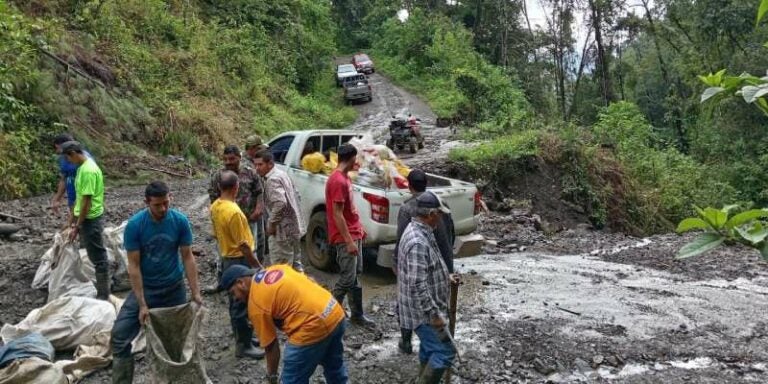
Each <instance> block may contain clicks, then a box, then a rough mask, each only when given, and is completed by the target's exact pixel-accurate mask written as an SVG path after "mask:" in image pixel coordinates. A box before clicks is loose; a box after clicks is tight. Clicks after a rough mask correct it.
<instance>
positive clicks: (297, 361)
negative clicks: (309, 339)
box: [281, 320, 349, 384]
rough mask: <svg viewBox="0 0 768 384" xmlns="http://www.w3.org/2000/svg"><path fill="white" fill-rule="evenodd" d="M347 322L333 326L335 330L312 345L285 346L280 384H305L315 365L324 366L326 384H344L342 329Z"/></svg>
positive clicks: (345, 381) (345, 371) (345, 380)
mask: <svg viewBox="0 0 768 384" xmlns="http://www.w3.org/2000/svg"><path fill="white" fill-rule="evenodd" d="M346 323H347V321H346V320H342V322H341V323H340V324H339V325H338V326H336V329H335V330H334V331H333V332H332V333H331V334H330V335H329V336H328V337H326V338H325V339H323V340H321V341H318V342H317V343H315V344H312V345H304V346H297V345H293V344H291V343H286V344H285V353H284V355H285V357H284V358H283V376H282V379H281V382H282V383H283V384H306V383H309V378H310V377H312V374H313V373H315V369H317V366H318V364H319V365H322V366H323V376H325V382H326V383H328V384H346V383H347V380H348V379H349V376H348V375H347V366H346V365H345V364H344V344H343V343H342V341H343V339H344V329H346V327H347V324H346Z"/></svg>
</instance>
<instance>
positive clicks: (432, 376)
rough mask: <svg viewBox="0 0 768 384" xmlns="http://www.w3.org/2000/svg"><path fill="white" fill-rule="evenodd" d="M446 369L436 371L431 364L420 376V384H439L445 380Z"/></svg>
mask: <svg viewBox="0 0 768 384" xmlns="http://www.w3.org/2000/svg"><path fill="white" fill-rule="evenodd" d="M444 373H445V368H441V369H434V368H432V367H431V366H430V365H429V364H427V365H426V366H425V367H424V370H422V371H421V375H419V381H418V383H419V384H438V383H440V381H441V380H442V379H443V374H444Z"/></svg>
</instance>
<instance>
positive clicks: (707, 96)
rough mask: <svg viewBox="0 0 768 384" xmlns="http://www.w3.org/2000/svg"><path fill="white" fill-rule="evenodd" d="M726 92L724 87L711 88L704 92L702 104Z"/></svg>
mask: <svg viewBox="0 0 768 384" xmlns="http://www.w3.org/2000/svg"><path fill="white" fill-rule="evenodd" d="M724 91H725V88H723V87H709V88H707V89H705V90H704V93H702V94H701V102H702V103H703V102H705V101H707V100H709V99H711V98H712V97H713V96H715V95H717V94H719V93H722V92H724Z"/></svg>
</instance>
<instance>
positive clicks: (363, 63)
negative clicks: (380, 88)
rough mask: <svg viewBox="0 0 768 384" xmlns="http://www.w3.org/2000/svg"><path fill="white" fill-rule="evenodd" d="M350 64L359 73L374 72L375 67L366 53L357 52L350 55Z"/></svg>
mask: <svg viewBox="0 0 768 384" xmlns="http://www.w3.org/2000/svg"><path fill="white" fill-rule="evenodd" d="M352 64H353V65H354V66H355V68H356V69H357V71H358V72H360V73H366V74H370V73H374V72H376V68H374V65H373V60H371V58H370V57H368V55H366V54H365V53H358V54H356V55H354V56H352Z"/></svg>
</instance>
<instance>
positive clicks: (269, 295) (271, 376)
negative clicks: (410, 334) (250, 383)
mask: <svg viewBox="0 0 768 384" xmlns="http://www.w3.org/2000/svg"><path fill="white" fill-rule="evenodd" d="M221 288H222V289H226V290H228V291H229V292H230V293H231V294H232V295H233V296H234V297H235V299H236V300H238V301H240V302H247V303H248V318H249V319H250V320H251V323H252V324H253V326H254V329H256V332H257V333H258V335H259V342H260V344H261V346H262V348H264V349H265V351H266V356H267V359H266V360H267V382H269V383H277V382H278V375H277V367H278V365H279V363H280V346H279V344H278V340H277V329H278V328H279V329H281V330H282V331H283V333H285V334H286V335H287V336H288V342H287V343H286V346H285V357H284V359H283V376H282V381H281V382H282V383H283V384H294V383H296V384H306V383H309V379H310V377H312V374H313V373H314V372H315V369H317V366H318V365H321V366H322V367H323V375H324V376H325V382H326V383H333V384H345V383H347V381H348V375H347V367H346V365H345V364H344V345H343V343H342V341H343V338H344V329H345V328H346V321H345V320H344V310H343V309H342V308H341V305H339V303H338V302H337V301H336V299H335V298H334V297H333V295H331V293H330V292H328V291H327V290H326V289H324V288H323V287H321V286H320V285H318V284H317V283H315V282H314V281H312V280H310V279H309V278H308V277H307V276H306V275H304V274H303V273H300V272H297V271H296V270H294V269H293V268H292V267H291V266H290V265H288V264H277V265H273V266H270V267H267V268H265V269H249V268H246V267H245V266H243V265H233V266H231V267H229V268H228V269H226V270H224V273H223V274H222V277H221Z"/></svg>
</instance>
